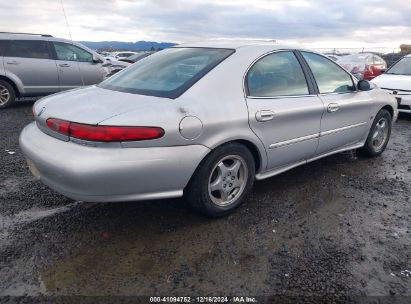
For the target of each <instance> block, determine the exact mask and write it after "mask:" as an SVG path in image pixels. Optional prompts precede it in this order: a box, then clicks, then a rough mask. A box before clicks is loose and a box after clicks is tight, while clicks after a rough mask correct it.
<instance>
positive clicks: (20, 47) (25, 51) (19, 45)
mask: <svg viewBox="0 0 411 304" xmlns="http://www.w3.org/2000/svg"><path fill="white" fill-rule="evenodd" d="M7 53H8V54H7V55H8V56H9V57H21V58H37V59H50V54H49V49H48V46H47V41H42V40H11V41H10V46H9V50H8V52H7Z"/></svg>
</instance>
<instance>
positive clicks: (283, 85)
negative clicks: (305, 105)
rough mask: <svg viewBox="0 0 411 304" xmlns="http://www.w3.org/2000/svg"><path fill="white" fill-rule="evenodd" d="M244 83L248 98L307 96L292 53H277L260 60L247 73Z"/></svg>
mask: <svg viewBox="0 0 411 304" xmlns="http://www.w3.org/2000/svg"><path fill="white" fill-rule="evenodd" d="M246 81H247V88H248V95H249V96H254V97H275V96H297V95H307V94H309V91H308V86H307V81H306V79H305V76H304V73H303V71H302V68H301V66H300V63H299V62H298V60H297V58H296V57H295V55H294V53H293V52H277V53H272V54H270V55H267V56H265V57H263V58H261V59H260V60H258V61H257V62H256V63H255V64H254V65H253V66H252V67H251V68H250V70H249V71H248V74H247V77H246Z"/></svg>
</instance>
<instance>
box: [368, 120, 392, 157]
mask: <svg viewBox="0 0 411 304" xmlns="http://www.w3.org/2000/svg"><path fill="white" fill-rule="evenodd" d="M387 136H388V121H387V120H386V119H385V118H381V119H380V120H379V121H378V122H377V124H376V125H375V128H374V134H373V136H372V145H373V147H374V149H375V150H376V151H379V150H381V149H382V147H383V146H384V144H385V141H386V139H387Z"/></svg>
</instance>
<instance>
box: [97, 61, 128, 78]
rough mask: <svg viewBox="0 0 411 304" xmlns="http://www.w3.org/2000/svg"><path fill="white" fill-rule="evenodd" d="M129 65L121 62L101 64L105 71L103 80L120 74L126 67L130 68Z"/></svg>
mask: <svg viewBox="0 0 411 304" xmlns="http://www.w3.org/2000/svg"><path fill="white" fill-rule="evenodd" d="M130 65H131V63H129V62H125V61H122V60H107V59H106V62H105V63H104V64H103V67H104V68H105V69H106V73H105V76H104V78H105V79H106V78H108V77H111V76H113V75H114V74H116V73H118V72H120V71H121V70H123V69H125V68H126V67H128V66H130Z"/></svg>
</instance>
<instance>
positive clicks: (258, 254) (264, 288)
mask: <svg viewBox="0 0 411 304" xmlns="http://www.w3.org/2000/svg"><path fill="white" fill-rule="evenodd" d="M31 120H32V117H31V104H30V103H22V104H21V105H19V106H17V107H14V108H11V109H7V110H1V111H0V155H1V157H0V168H1V170H0V295H3V296H4V295H18V296H22V295H33V296H36V295H53V296H54V295H93V296H100V295H121V296H130V295H147V296H159V295H162V296H172V295H178V296H184V295H195V296H205V295H219V296H221V295H231V296H232V295H253V296H266V295H269V296H276V297H277V298H276V299H278V297H279V296H283V297H282V299H285V300H286V299H296V298H295V297H298V299H300V300H302V299H305V300H307V301H310V299H311V300H312V301H313V302H318V301H319V299H320V298H317V297H321V300H323V301H324V302H329V300H334V301H335V302H346V301H347V300H349V299H359V298H357V297H361V296H381V297H386V298H382V299H388V302H393V301H394V299H396V300H397V301H400V300H401V299H402V300H404V299H406V298H404V297H403V296H408V297H411V199H410V196H411V116H401V117H400V120H399V121H398V122H397V123H396V124H395V126H394V129H393V133H392V138H391V141H390V143H389V146H388V148H387V150H386V151H385V153H384V154H383V155H382V156H381V157H378V158H374V159H366V158H361V157H358V158H357V157H356V155H355V153H344V154H338V155H335V156H331V157H328V158H326V159H323V160H319V161H316V162H313V163H310V164H308V165H305V166H302V167H299V168H296V169H294V170H291V171H289V172H287V173H284V174H281V175H279V176H277V177H273V178H271V179H268V180H265V181H261V182H257V183H256V185H255V187H254V190H253V192H252V193H251V194H250V195H249V197H248V199H247V202H246V204H244V205H243V206H242V207H241V208H240V209H239V210H238V211H237V212H236V213H235V214H233V215H231V216H229V217H228V218H224V219H219V220H211V219H206V218H203V217H201V216H198V215H196V214H193V213H192V212H191V210H190V209H189V208H188V207H186V205H185V204H184V202H183V201H182V200H179V199H177V200H163V201H149V202H137V203H112V204H110V203H108V204H90V203H80V202H74V201H72V200H70V199H67V198H65V197H63V196H61V195H59V194H57V193H55V192H53V191H52V190H50V189H49V188H47V187H46V186H43V185H42V184H41V183H40V182H37V181H35V180H34V179H33V178H32V177H31V174H30V173H29V171H28V169H27V166H26V163H25V160H24V157H23V155H22V153H21V151H20V149H19V146H18V135H19V133H20V131H21V129H22V128H23V127H24V126H25V125H26V124H27V123H29V122H30V121H31ZM45 148H46V147H45ZM13 152H15V153H13ZM293 297H294V298H293ZM280 298H281V297H280ZM12 299H13V298H12ZM410 299H411V298H408V300H410ZM3 300H4V298H3ZM408 303H409V302H408Z"/></svg>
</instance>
